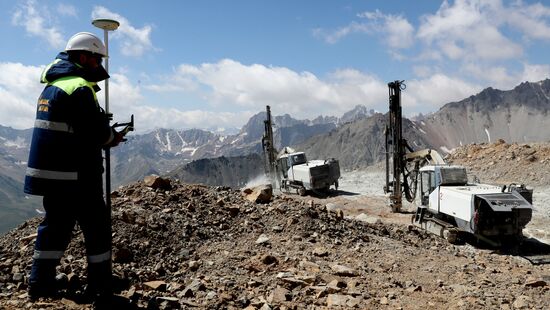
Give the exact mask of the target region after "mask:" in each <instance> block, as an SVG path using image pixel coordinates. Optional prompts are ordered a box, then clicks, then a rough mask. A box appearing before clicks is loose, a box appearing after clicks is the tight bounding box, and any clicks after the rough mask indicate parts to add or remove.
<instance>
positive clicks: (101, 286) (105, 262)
mask: <svg viewBox="0 0 550 310" xmlns="http://www.w3.org/2000/svg"><path fill="white" fill-rule="evenodd" d="M89 189H90V188H88V190H89ZM92 192H93V193H94V194H91V192H90V191H85V190H82V191H78V190H77V191H75V192H72V193H55V194H50V195H45V196H44V200H43V205H44V209H45V211H46V215H45V217H44V220H43V221H42V223H41V224H40V226H39V227H38V236H37V237H36V244H35V252H34V255H33V264H32V269H31V275H30V278H29V285H31V286H33V285H35V286H48V285H55V275H56V272H55V268H56V266H57V265H58V264H59V262H60V260H61V257H62V256H63V253H64V252H65V250H66V249H67V246H68V244H69V242H70V241H71V236H72V233H73V231H74V229H75V224H77V223H78V225H79V226H80V229H81V230H82V233H83V235H84V242H85V246H86V255H87V261H88V267H87V273H88V287H89V288H91V289H92V290H96V291H101V290H110V289H111V279H112V272H111V243H112V241H111V239H112V237H111V211H110V210H109V209H108V208H107V206H106V205H105V202H104V200H103V194H102V191H97V190H96V191H92Z"/></svg>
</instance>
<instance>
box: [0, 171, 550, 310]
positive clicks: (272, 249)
mask: <svg viewBox="0 0 550 310" xmlns="http://www.w3.org/2000/svg"><path fill="white" fill-rule="evenodd" d="M147 184H149V186H148V185H146V184H145V183H144V182H137V183H133V184H130V185H127V186H124V187H121V188H119V189H118V190H117V191H115V192H113V194H112V196H113V199H112V205H113V212H112V217H113V269H114V274H115V275H117V277H119V278H121V279H124V280H126V281H127V284H126V285H125V286H123V287H121V289H120V292H118V293H117V294H118V295H119V296H122V297H123V298H125V299H127V300H128V301H129V302H131V303H132V306H133V307H134V308H147V309H188V308H194V309H248V310H252V309H263V310H267V309H352V308H357V309H378V308H381V309H386V308H388V309H441V308H449V309H548V308H549V307H550V287H549V283H550V271H548V268H547V266H546V267H545V266H533V265H530V264H529V263H528V262H527V261H525V260H523V259H520V258H517V257H512V256H506V255H499V254H496V253H492V252H490V251H486V250H485V251H484V250H477V249H474V248H472V247H471V246H454V245H450V244H448V243H447V242H446V241H444V240H442V239H439V238H437V237H435V236H433V235H429V234H427V233H425V232H423V231H420V230H418V229H417V228H415V227H412V226H404V225H396V224H395V225H394V224H383V223H376V224H369V223H365V222H360V221H354V220H350V219H346V218H344V217H343V215H342V213H341V212H340V213H338V212H331V211H328V210H327V208H326V207H325V206H324V205H323V204H318V203H315V202H313V201H307V200H306V201H304V200H295V199H294V198H291V197H290V198H289V197H285V196H275V197H273V198H272V199H271V200H269V202H264V203H258V202H256V201H258V200H254V199H251V200H253V201H250V200H249V199H246V198H245V197H244V195H243V193H242V192H241V191H237V190H233V189H230V188H226V187H206V186H202V185H191V184H183V183H180V182H178V181H173V180H171V182H167V180H164V181H158V182H155V181H154V180H151V179H149V180H147ZM252 192H253V191H252ZM249 193H250V191H249ZM39 221H40V219H33V220H30V221H28V222H26V223H25V224H23V225H21V226H20V227H18V228H17V229H14V230H12V231H11V232H9V233H7V234H6V235H4V236H2V238H1V239H0V308H1V309H4V308H6V309H88V308H91V305H87V304H78V303H76V302H74V300H71V298H70V297H65V298H62V299H55V300H54V299H45V300H40V301H38V302H34V303H33V302H30V301H29V300H28V298H27V296H26V284H25V282H26V280H27V278H28V275H29V270H30V264H31V256H32V251H33V244H34V239H35V236H36V235H35V231H36V227H37V225H38V223H39ZM75 234H76V236H75V238H73V241H72V242H71V244H70V246H69V249H68V250H67V251H66V253H65V255H64V258H63V259H62V262H61V266H60V267H59V270H58V271H59V273H60V274H61V275H60V277H62V278H64V279H66V280H67V287H66V289H65V293H66V295H67V296H70V295H71V294H70V293H71V292H76V291H79V290H81V289H82V285H83V283H85V276H86V275H85V272H84V268H85V255H84V251H83V248H84V246H83V239H82V236H81V233H80V232H79V231H76V232H75Z"/></svg>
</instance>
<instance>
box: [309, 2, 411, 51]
mask: <svg viewBox="0 0 550 310" xmlns="http://www.w3.org/2000/svg"><path fill="white" fill-rule="evenodd" d="M357 16H358V17H360V18H364V19H367V22H356V21H352V22H350V23H349V24H348V25H347V26H344V27H340V28H338V29H336V30H334V31H326V30H323V29H320V28H318V29H315V30H314V32H313V34H314V35H315V36H316V37H320V38H323V39H324V40H325V41H326V42H327V43H330V44H334V43H336V42H338V41H339V40H341V39H342V38H344V37H346V36H348V35H350V34H353V33H366V34H378V33H379V34H383V35H384V38H385V40H384V41H385V43H386V44H387V45H388V46H389V47H390V48H393V49H402V48H407V47H410V46H411V45H412V44H413V43H414V42H413V38H414V37H413V35H414V27H413V26H412V25H411V24H410V23H409V21H408V20H407V19H406V18H404V17H403V16H400V15H391V14H388V15H385V14H382V13H381V12H380V11H378V10H376V11H375V12H363V13H360V14H358V15H357Z"/></svg>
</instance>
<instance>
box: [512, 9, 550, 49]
mask: <svg viewBox="0 0 550 310" xmlns="http://www.w3.org/2000/svg"><path fill="white" fill-rule="evenodd" d="M505 14H506V16H505V21H506V22H507V23H508V24H510V25H511V26H513V27H515V28H517V29H519V30H520V31H522V32H523V34H524V36H526V37H528V38H533V39H543V40H550V26H549V18H550V8H549V7H546V6H544V5H542V4H541V3H535V4H532V5H524V4H523V2H521V1H519V2H518V3H516V4H515V5H512V6H511V7H510V8H508V9H506V11H505Z"/></svg>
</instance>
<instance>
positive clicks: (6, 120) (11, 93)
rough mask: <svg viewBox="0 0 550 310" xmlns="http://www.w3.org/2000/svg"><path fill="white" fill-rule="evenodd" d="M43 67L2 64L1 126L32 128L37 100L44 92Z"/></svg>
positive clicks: (0, 88) (0, 67)
mask: <svg viewBox="0 0 550 310" xmlns="http://www.w3.org/2000/svg"><path fill="white" fill-rule="evenodd" d="M42 70H43V67H35V66H25V65H23V64H20V63H12V62H0V124H2V125H4V126H11V127H14V128H17V129H25V128H30V127H32V125H33V122H34V117H35V113H36V100H37V98H38V96H39V95H40V92H41V91H42V87H43V85H41V84H40V82H39V79H40V74H41V73H42Z"/></svg>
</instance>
